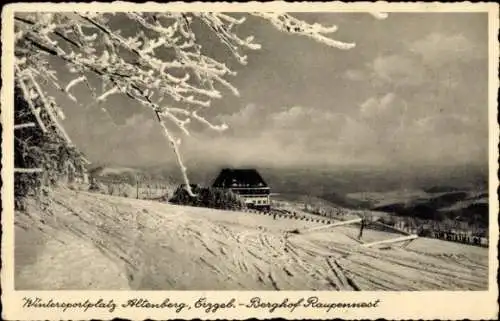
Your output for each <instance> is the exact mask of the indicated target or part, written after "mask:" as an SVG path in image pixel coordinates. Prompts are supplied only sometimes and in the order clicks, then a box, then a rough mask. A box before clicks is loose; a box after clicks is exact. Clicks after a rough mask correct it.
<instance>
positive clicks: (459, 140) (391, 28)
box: [13, 11, 489, 291]
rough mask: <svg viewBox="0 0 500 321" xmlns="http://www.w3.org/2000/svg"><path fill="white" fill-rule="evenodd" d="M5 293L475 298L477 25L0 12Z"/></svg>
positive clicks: (411, 19)
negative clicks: (11, 204) (5, 23)
mask: <svg viewBox="0 0 500 321" xmlns="http://www.w3.org/2000/svg"><path fill="white" fill-rule="evenodd" d="M14 32H15V38H14V39H13V41H14V42H15V43H14V55H15V61H14V62H13V70H14V77H15V83H14V91H13V92H14V97H13V101H14V138H13V139H14V151H15V153H14V167H15V169H14V194H15V195H14V196H15V214H14V215H15V216H14V228H15V242H14V259H15V260H14V265H15V278H14V283H15V284H14V285H15V289H16V290H132V291H133V290H269V291H282V290H283V291H285V290H323V291H325V290H327V291H431V290H432V291H436V290H437V291H477V290H483V291H484V290H487V289H488V247H489V232H488V227H489V202H488V199H489V196H488V14H487V13H484V12H482V13H481V12H477V13H446V12H442V13H403V12H396V13H389V14H386V13H381V12H375V13H368V12H366V13H362V12H359V13H347V12H346V13H335V12H331V13H326V12H317V13H313V12H311V13H303V12H296V13H294V12H290V13H272V12H270V13H263V12H259V13H255V12H237V13H236V12H115V13H103V12H100V13H97V12H83V11H76V12H69V11H68V12H18V13H16V14H15V17H14Z"/></svg>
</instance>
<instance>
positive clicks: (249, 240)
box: [15, 189, 488, 291]
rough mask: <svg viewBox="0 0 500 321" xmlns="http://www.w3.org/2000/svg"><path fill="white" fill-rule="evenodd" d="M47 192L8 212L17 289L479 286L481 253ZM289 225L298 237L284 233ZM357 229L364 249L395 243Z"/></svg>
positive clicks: (484, 261)
mask: <svg viewBox="0 0 500 321" xmlns="http://www.w3.org/2000/svg"><path fill="white" fill-rule="evenodd" d="M319 225H322V223H317V222H311V221H301V220H293V219H288V218H278V219H276V220H274V219H273V217H272V216H267V215H262V214H255V213H243V212H231V211H218V210H212V209H205V208H194V207H184V206H174V205H170V204H164V203H159V202H154V201H145V200H136V199H130V198H123V197H116V196H109V195H101V194H93V193H88V192H82V191H74V190H68V189H56V190H54V191H53V193H52V196H51V199H50V202H49V203H48V207H47V208H46V209H45V210H42V209H41V208H40V205H39V204H37V203H35V202H34V201H30V202H29V203H28V207H27V210H26V211H25V212H16V217H15V270H16V275H15V287H16V289H17V290H333V291H335V290H347V291H353V290H360V291H363V290H368V291H377V290H390V291H411V290H415V291H418V290H486V289H487V287H488V250H487V249H486V248H480V247H474V246H470V245H464V244H458V243H451V242H445V241H441V240H435V239H425V238H419V239H417V240H415V241H413V242H412V243H410V245H409V246H407V247H406V248H404V247H401V246H400V245H396V244H394V245H392V246H391V247H390V248H387V247H382V248H381V247H379V248H376V247H374V248H364V247H361V246H360V242H359V241H358V240H357V239H356V237H357V233H358V228H356V227H354V226H353V227H350V226H342V227H334V228H327V229H323V230H317V231H311V232H307V229H308V228H312V227H315V226H319ZM293 229H298V230H300V231H302V233H300V234H294V233H286V231H290V230H293ZM398 236H399V235H397V234H392V233H390V232H381V231H374V230H369V229H365V230H364V232H363V238H362V242H372V241H377V240H384V239H390V238H394V237H398Z"/></svg>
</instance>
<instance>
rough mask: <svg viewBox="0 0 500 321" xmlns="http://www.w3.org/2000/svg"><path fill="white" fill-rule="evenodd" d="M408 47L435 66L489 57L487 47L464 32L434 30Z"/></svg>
mask: <svg viewBox="0 0 500 321" xmlns="http://www.w3.org/2000/svg"><path fill="white" fill-rule="evenodd" d="M408 48H409V50H410V51H411V52H413V53H415V54H417V55H419V56H420V57H421V58H422V60H423V61H424V62H425V63H427V64H429V65H433V66H436V65H437V66H439V65H442V64H449V63H463V62H469V61H473V60H477V59H482V58H483V59H486V58H487V52H484V49H485V48H481V47H479V46H478V45H477V44H476V43H474V42H473V41H471V40H470V39H468V38H466V37H465V36H464V35H462V34H451V35H450V34H442V33H438V32H434V33H431V34H429V35H427V36H426V37H424V38H422V39H420V40H417V41H415V42H412V43H411V44H410V45H409V46H408Z"/></svg>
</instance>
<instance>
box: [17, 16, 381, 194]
mask: <svg viewBox="0 0 500 321" xmlns="http://www.w3.org/2000/svg"><path fill="white" fill-rule="evenodd" d="M247 15H251V16H255V17H259V18H261V19H264V20H266V21H268V22H270V24H271V25H273V26H274V27H276V28H277V29H279V30H282V31H284V32H289V33H292V34H296V35H301V36H305V37H309V38H311V39H313V40H315V41H318V42H321V43H323V44H325V45H327V46H331V47H334V48H338V49H343V50H345V49H350V48H353V47H354V44H353V43H345V42H342V41H337V40H335V39H333V38H330V37H328V36H327V35H329V34H331V33H333V32H335V31H336V29H337V28H336V27H335V26H331V27H325V26H322V25H320V24H309V23H307V22H304V21H302V20H299V19H296V18H294V17H293V16H291V15H289V14H282V13H279V14H278V13H248V14H246V15H240V16H238V17H236V16H235V15H230V14H225V13H214V12H189V13H188V12H186V13H173V12H161V13H160V12H158V13H145V12H127V13H90V12H57V13H48V12H36V13H19V14H16V16H15V57H16V60H15V81H16V86H17V87H18V88H20V90H21V92H22V95H23V96H24V99H25V100H26V101H27V102H28V104H29V107H30V109H31V112H32V113H33V114H34V115H35V118H36V121H37V123H38V126H39V127H40V129H41V130H43V131H45V130H46V124H44V120H42V119H41V117H39V115H40V111H41V110H43V111H44V113H45V114H46V115H48V118H49V121H50V122H51V124H52V125H53V127H55V130H56V132H57V133H58V135H59V136H60V137H62V138H63V139H64V141H65V142H66V143H67V144H68V145H72V142H71V139H70V137H69V135H68V134H67V133H66V131H65V129H64V127H63V126H62V125H61V123H60V119H61V118H62V117H64V115H63V113H62V111H61V109H60V108H59V106H58V104H57V102H56V101H55V99H54V98H53V97H49V95H48V94H47V92H46V87H45V86H47V84H51V85H52V86H54V87H55V88H56V89H58V90H60V91H62V92H64V93H65V94H67V95H68V96H69V97H70V98H71V99H73V100H75V101H76V98H75V97H74V96H73V94H72V89H73V88H74V87H75V86H82V85H85V86H87V87H88V89H89V90H90V92H91V94H92V95H93V97H94V98H95V103H96V105H97V104H98V105H99V106H101V108H103V110H104V111H105V109H104V107H102V106H103V105H102V104H100V103H102V102H103V101H105V100H106V99H107V98H108V97H109V96H111V95H116V94H121V95H126V96H128V97H129V98H131V99H133V100H135V101H137V102H139V103H140V104H141V105H142V106H144V107H146V108H149V109H150V110H151V112H152V117H155V118H156V119H157V120H158V123H159V124H160V126H161V128H162V129H163V133H164V135H165V137H166V138H167V139H168V141H169V143H170V145H171V147H172V148H173V150H174V152H175V155H176V157H177V162H178V164H179V166H180V169H181V172H182V175H183V179H184V181H185V186H186V188H187V190H188V193H189V194H191V195H192V194H193V193H192V191H191V189H190V184H189V180H188V177H187V174H186V168H185V166H184V164H183V160H182V157H181V153H180V151H179V144H180V139H179V138H178V137H176V136H175V135H174V134H173V133H172V131H171V130H170V126H171V125H172V124H174V125H175V126H177V127H178V128H180V129H181V130H182V131H183V132H184V134H186V135H189V130H188V128H187V125H188V124H189V123H190V122H191V121H192V120H193V121H198V122H201V123H203V124H205V125H206V126H208V127H209V128H211V129H213V130H216V131H223V130H225V129H226V128H227V126H226V124H219V125H217V124H212V123H211V122H210V121H209V120H207V119H206V118H205V117H204V116H202V114H203V110H204V109H206V108H208V107H210V104H211V102H212V100H214V99H219V98H221V97H222V93H221V90H222V89H224V88H226V89H229V90H230V91H231V92H232V93H234V94H235V95H238V90H237V89H236V88H235V87H234V86H233V85H231V83H230V82H229V81H228V79H227V78H228V77H229V76H233V75H235V72H233V71H232V70H230V69H229V68H228V66H227V64H226V62H224V61H219V60H217V59H216V58H215V57H210V56H208V55H206V54H205V53H204V52H203V50H202V47H201V45H200V44H199V42H198V41H197V39H196V36H197V35H196V32H195V31H193V28H192V25H193V23H194V22H196V23H199V24H200V25H201V26H203V27H206V28H208V30H210V31H211V32H212V33H213V34H214V35H215V36H216V37H217V39H218V40H219V41H220V42H221V43H222V44H223V45H225V46H226V47H227V48H228V49H229V51H230V52H231V53H232V55H233V56H234V57H235V58H236V60H237V61H238V62H239V63H241V64H246V62H247V56H246V55H245V54H244V52H245V50H257V49H259V48H260V45H259V44H257V43H256V42H254V38H253V37H252V36H250V37H247V38H245V39H242V38H240V36H238V34H237V33H236V32H235V31H234V29H235V26H238V25H241V24H242V23H244V22H245V19H246V16H247ZM375 16H376V17H378V18H385V16H384V15H383V14H382V15H380V14H376V15H375ZM117 20H119V21H120V25H125V24H128V25H130V24H132V25H133V26H134V28H133V30H134V31H133V34H130V35H127V34H126V32H124V30H120V28H117V27H113V25H115V26H116V23H115V24H114V23H113V22H114V21H117ZM127 29H128V30H130V29H131V28H127ZM51 57H53V58H55V60H54V59H52V58H51ZM54 61H58V64H61V62H62V65H64V67H65V68H66V69H67V71H68V72H70V73H72V74H74V75H75V78H74V79H73V80H71V81H70V82H69V83H67V84H63V83H61V81H59V80H58V78H57V73H56V72H55V70H54V68H53V64H54Z"/></svg>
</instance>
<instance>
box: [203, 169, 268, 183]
mask: <svg viewBox="0 0 500 321" xmlns="http://www.w3.org/2000/svg"><path fill="white" fill-rule="evenodd" d="M212 186H213V187H222V188H238V187H239V188H245V187H253V188H256V187H268V185H267V184H266V182H265V181H264V179H263V178H262V176H260V174H259V172H257V170H255V169H253V168H252V169H231V168H224V169H223V170H222V171H221V172H220V174H219V176H217V178H216V179H215V181H214V183H213V184H212Z"/></svg>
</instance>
